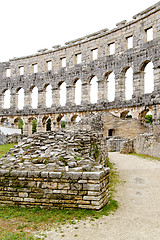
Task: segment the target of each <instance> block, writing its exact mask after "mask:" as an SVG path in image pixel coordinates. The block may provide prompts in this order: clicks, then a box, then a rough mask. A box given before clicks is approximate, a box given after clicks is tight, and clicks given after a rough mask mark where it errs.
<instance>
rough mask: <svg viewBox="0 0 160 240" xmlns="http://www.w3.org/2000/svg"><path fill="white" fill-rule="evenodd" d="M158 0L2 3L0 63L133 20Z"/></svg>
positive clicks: (10, 0) (0, 0)
mask: <svg viewBox="0 0 160 240" xmlns="http://www.w3.org/2000/svg"><path fill="white" fill-rule="evenodd" d="M157 2H158V0H134V1H129V0H121V1H119V0H112V1H107V0H98V1H93V0H80V1H75V0H0V23H1V25H0V26H1V27H0V30H1V38H0V61H1V62H2V61H8V60H9V59H11V58H13V57H20V56H26V55H29V54H34V53H36V52H37V50H38V49H42V48H48V49H51V48H52V46H54V45H57V44H61V45H64V43H65V42H67V41H70V40H73V39H76V38H79V37H82V36H84V35H87V34H90V33H93V32H96V31H99V30H101V29H103V28H109V29H112V28H114V27H115V26H116V23H117V22H120V21H122V20H125V19H126V20H128V21H130V20H132V16H133V15H135V14H137V13H139V12H140V11H143V10H145V9H146V8H148V7H150V6H151V5H153V4H155V3H157Z"/></svg>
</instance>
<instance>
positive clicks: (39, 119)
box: [37, 115, 44, 132]
mask: <svg viewBox="0 0 160 240" xmlns="http://www.w3.org/2000/svg"><path fill="white" fill-rule="evenodd" d="M37 132H44V131H43V123H42V116H41V115H39V116H38V117H37Z"/></svg>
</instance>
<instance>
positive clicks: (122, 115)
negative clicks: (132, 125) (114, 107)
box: [120, 110, 132, 119]
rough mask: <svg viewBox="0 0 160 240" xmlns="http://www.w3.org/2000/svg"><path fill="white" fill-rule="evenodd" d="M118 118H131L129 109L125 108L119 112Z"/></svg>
mask: <svg viewBox="0 0 160 240" xmlns="http://www.w3.org/2000/svg"><path fill="white" fill-rule="evenodd" d="M120 118H122V119H125V118H132V114H131V112H130V111H129V110H125V111H123V112H121V114H120Z"/></svg>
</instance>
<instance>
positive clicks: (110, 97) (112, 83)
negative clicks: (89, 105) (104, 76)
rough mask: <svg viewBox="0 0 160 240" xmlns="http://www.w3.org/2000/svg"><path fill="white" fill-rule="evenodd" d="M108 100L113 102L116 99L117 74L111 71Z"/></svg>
mask: <svg viewBox="0 0 160 240" xmlns="http://www.w3.org/2000/svg"><path fill="white" fill-rule="evenodd" d="M107 95H108V101H109V102H112V101H114V99H115V75H114V73H113V72H112V73H110V74H109V76H108V93H107Z"/></svg>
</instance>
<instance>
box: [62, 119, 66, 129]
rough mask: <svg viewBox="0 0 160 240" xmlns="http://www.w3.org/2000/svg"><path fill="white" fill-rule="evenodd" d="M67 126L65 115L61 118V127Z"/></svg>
mask: <svg viewBox="0 0 160 240" xmlns="http://www.w3.org/2000/svg"><path fill="white" fill-rule="evenodd" d="M65 127H66V119H65V117H62V118H61V128H65Z"/></svg>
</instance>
